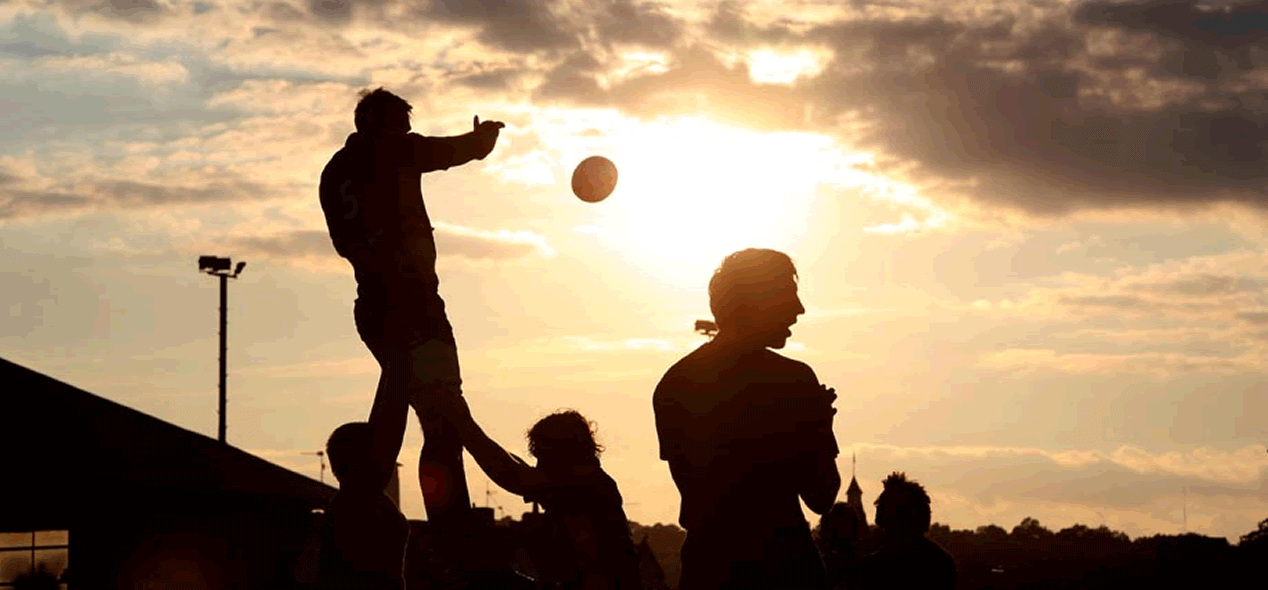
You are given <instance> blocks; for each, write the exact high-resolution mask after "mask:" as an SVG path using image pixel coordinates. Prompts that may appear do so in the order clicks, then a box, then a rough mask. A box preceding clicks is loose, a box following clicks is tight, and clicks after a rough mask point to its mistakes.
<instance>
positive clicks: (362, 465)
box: [326, 422, 391, 489]
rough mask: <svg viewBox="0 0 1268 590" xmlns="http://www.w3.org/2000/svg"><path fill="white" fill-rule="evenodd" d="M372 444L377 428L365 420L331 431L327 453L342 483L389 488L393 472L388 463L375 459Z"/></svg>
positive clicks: (332, 467)
mask: <svg viewBox="0 0 1268 590" xmlns="http://www.w3.org/2000/svg"><path fill="white" fill-rule="evenodd" d="M373 445H374V429H373V428H371V427H370V425H369V423H366V422H349V423H347V424H344V425H343V426H340V427H339V428H336V429H335V431H334V432H332V433H331V434H330V439H329V440H327V441H326V456H327V457H329V458H330V470H331V471H332V472H334V474H335V479H338V480H339V484H340V485H341V486H344V487H347V486H350V485H352V486H360V487H373V488H375V489H382V488H386V487H387V484H388V481H389V480H390V479H391V471H390V470H389V468H388V466H384V465H379V464H377V463H375V462H374V459H373V454H372V453H371V449H372V447H373Z"/></svg>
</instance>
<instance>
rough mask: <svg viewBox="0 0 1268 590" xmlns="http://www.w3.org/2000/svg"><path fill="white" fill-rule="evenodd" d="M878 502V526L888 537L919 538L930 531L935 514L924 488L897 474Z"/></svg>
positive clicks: (889, 479)
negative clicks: (930, 524) (933, 514)
mask: <svg viewBox="0 0 1268 590" xmlns="http://www.w3.org/2000/svg"><path fill="white" fill-rule="evenodd" d="M884 485H885V489H884V490H883V491H881V495H880V496H879V497H877V498H876V526H877V527H880V529H881V530H882V531H883V532H884V533H885V534H886V535H887V536H897V537H919V536H921V535H924V534H925V533H926V532H928V531H929V521H930V519H931V517H932V511H931V510H930V507H929V503H930V500H929V494H928V493H927V492H925V488H924V486H922V485H920V484H918V483H916V482H914V481H911V480H908V479H907V475H906V474H905V473H899V472H894V473H891V474H890V476H889V477H887V478H885V482H884Z"/></svg>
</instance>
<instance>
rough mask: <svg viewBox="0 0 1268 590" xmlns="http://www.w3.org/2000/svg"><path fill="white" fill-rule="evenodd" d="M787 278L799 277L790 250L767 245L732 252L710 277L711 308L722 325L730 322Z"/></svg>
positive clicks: (714, 316)
mask: <svg viewBox="0 0 1268 590" xmlns="http://www.w3.org/2000/svg"><path fill="white" fill-rule="evenodd" d="M784 281H793V282H796V281H797V267H796V265H794V264H793V261H792V258H790V257H789V256H788V255H787V254H784V253H783V252H780V251H778V250H769V249H765V248H748V249H745V250H740V251H739V252H735V253H732V254H730V255H728V256H727V257H726V258H725V259H723V260H722V264H721V265H719V266H718V268H717V270H715V271H713V277H712V278H711V279H709V310H710V311H712V312H713V318H714V320H716V321H717V324H718V325H719V326H724V325H729V324H731V323H732V321H733V320H734V318H736V317H740V316H742V315H744V313H745V311H746V310H747V309H748V308H750V307H751V306H752V304H753V303H754V302H755V301H758V300H760V299H762V298H764V297H767V296H768V294H769V293H770V291H771V286H772V285H773V284H779V283H782V282H784Z"/></svg>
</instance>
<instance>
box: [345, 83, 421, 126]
mask: <svg viewBox="0 0 1268 590" xmlns="http://www.w3.org/2000/svg"><path fill="white" fill-rule="evenodd" d="M360 96H361V100H360V101H359V102H357V109H356V111H355V112H354V115H353V120H354V122H355V123H356V125H357V131H359V132H361V133H367V134H402V133H409V130H410V125H409V113H410V111H412V110H413V109H414V107H412V106H410V104H409V103H408V102H406V101H405V99H403V98H401V97H399V96H397V95H395V94H392V93H391V92H388V91H386V90H384V89H383V88H382V87H380V88H376V89H374V90H362V91H361V94H360Z"/></svg>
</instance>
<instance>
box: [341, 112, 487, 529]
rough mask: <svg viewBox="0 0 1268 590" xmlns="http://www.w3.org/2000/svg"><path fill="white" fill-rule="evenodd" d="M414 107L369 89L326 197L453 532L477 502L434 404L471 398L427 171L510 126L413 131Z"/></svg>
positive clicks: (481, 148) (462, 160)
mask: <svg viewBox="0 0 1268 590" xmlns="http://www.w3.org/2000/svg"><path fill="white" fill-rule="evenodd" d="M411 110H412V107H411V106H410V104H409V103H408V102H406V101H405V100H404V99H402V98H401V97H399V96H396V95H395V94H392V93H391V92H388V91H386V90H384V89H382V88H379V89H376V90H373V91H363V92H362V93H361V100H360V102H358V103H357V106H356V111H355V115H354V120H355V123H356V129H357V130H356V132H355V133H353V134H351V135H349V136H348V139H347V141H346V142H345V144H344V146H343V149H340V150H339V151H338V152H336V153H335V155H334V156H333V157H332V158H331V159H330V163H328V164H327V165H326V168H325V169H324V170H323V171H322V174H321V186H320V195H321V206H322V210H323V212H324V213H325V216H326V225H327V227H328V228H329V229H330V238H331V241H332V242H334V246H335V251H336V252H338V253H339V255H340V256H342V257H344V258H347V259H348V261H349V262H351V263H352V269H353V271H354V274H355V275H356V280H357V300H356V304H355V308H354V310H353V315H354V316H355V319H356V326H357V332H358V334H360V336H361V339H362V340H363V341H364V342H365V344H366V346H367V347H368V348H369V349H370V352H371V353H372V354H373V355H374V358H375V360H377V361H378V363H379V366H380V368H381V375H380V378H379V384H378V393H377V394H376V398H380V397H387V398H391V397H395V395H399V394H398V393H394V394H392V395H389V394H387V393H385V392H401V391H405V392H406V393H407V395H408V397H409V400H410V404H411V405H412V406H413V408H414V411H415V413H416V414H417V415H418V419H419V422H420V423H421V425H422V428H423V436H424V442H423V449H422V452H421V453H420V454H419V458H418V479H419V483H420V485H421V486H422V491H423V502H424V504H425V505H426V507H427V518H428V520H429V521H431V523H432V525H433V526H435V527H436V528H437V529H438V530H441V531H444V530H452V529H451V527H452V526H453V525H455V524H460V523H461V521H462V517H464V516H465V515H466V513H467V512H468V511H469V510H470V507H471V500H470V494H469V492H468V491H467V480H466V475H465V473H464V470H463V465H462V444H461V442H460V441H459V439H458V435H457V432H456V431H455V430H454V429H453V427H452V426H451V425H450V424H448V423H447V422H446V421H445V420H443V419H442V418H440V417H439V416H438V415H436V414H435V413H434V412H432V411H431V410H430V408H429V403H430V398H432V396H433V395H434V394H433V392H435V391H437V390H448V391H452V392H455V393H458V394H461V392H462V378H461V376H460V372H459V369H458V350H457V345H456V344H455V341H454V334H453V328H452V326H450V324H449V320H448V318H447V317H446V315H445V304H444V301H443V300H441V298H440V294H439V287H440V279H439V277H438V276H437V275H436V242H435V240H434V238H433V237H432V226H431V220H430V219H429V218H428V216H427V209H426V207H425V206H424V205H423V195H422V190H421V188H420V182H421V175H422V174H425V173H427V172H433V171H436V170H446V169H448V168H451V167H453V166H461V165H462V164H466V163H467V162H470V161H471V160H482V159H484V157H485V156H487V155H489V153H490V152H491V151H493V146H494V145H495V144H496V143H497V139H498V131H499V130H500V129H501V128H502V127H504V125H503V124H502V123H500V122H497V121H485V122H483V123H482V122H480V118H479V117H476V118H475V122H474V129H473V130H472V131H471V132H470V133H467V134H465V135H459V136H456V137H427V136H423V135H419V134H416V133H411V132H410V111H411ZM395 440H396V442H397V448H396V449H395V451H393V452H392V456H393V457H394V456H396V454H397V453H399V452H400V438H396V439H395Z"/></svg>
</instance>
